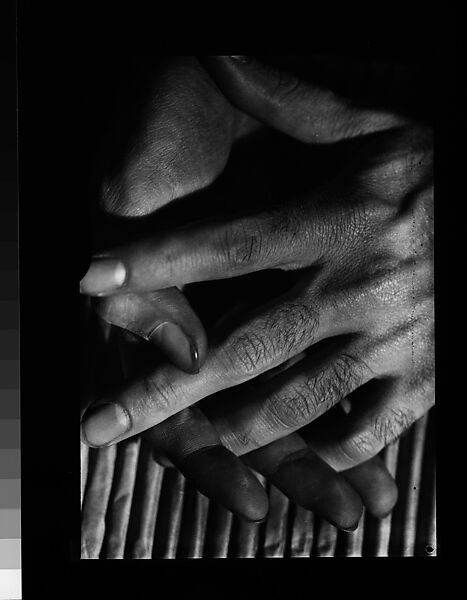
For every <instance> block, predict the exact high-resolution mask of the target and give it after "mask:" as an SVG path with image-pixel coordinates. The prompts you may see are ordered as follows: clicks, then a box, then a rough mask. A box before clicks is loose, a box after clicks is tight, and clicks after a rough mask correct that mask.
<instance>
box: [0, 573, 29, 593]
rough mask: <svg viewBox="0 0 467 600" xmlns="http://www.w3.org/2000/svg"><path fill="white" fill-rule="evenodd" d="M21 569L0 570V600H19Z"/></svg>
mask: <svg viewBox="0 0 467 600" xmlns="http://www.w3.org/2000/svg"><path fill="white" fill-rule="evenodd" d="M22 597H23V596H22V595H21V569H0V600H21V598H22Z"/></svg>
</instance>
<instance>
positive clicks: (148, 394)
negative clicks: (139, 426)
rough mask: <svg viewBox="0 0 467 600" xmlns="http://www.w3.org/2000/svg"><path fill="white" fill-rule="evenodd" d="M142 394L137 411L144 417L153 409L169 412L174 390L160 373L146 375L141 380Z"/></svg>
mask: <svg viewBox="0 0 467 600" xmlns="http://www.w3.org/2000/svg"><path fill="white" fill-rule="evenodd" d="M142 387H143V394H142V396H141V397H140V398H139V400H138V404H137V411H138V413H139V414H140V415H141V416H142V417H144V416H147V415H149V414H151V413H152V412H154V410H155V409H157V410H158V411H159V410H160V411H162V412H164V413H165V412H170V410H171V407H172V406H173V402H174V398H175V394H176V392H175V389H174V386H173V384H172V383H171V382H170V380H169V379H168V378H167V377H164V376H163V375H162V374H161V373H157V374H152V375H146V376H145V377H143V379H142Z"/></svg>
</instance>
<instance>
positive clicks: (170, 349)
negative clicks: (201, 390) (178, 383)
mask: <svg viewBox="0 0 467 600" xmlns="http://www.w3.org/2000/svg"><path fill="white" fill-rule="evenodd" d="M148 339H149V340H150V341H151V342H152V343H153V344H155V345H156V346H157V347H158V348H159V350H160V351H161V352H163V354H165V356H166V357H167V358H168V359H169V360H170V362H172V363H173V364H174V365H175V366H176V367H178V368H179V369H181V370H182V371H186V372H187V373H199V353H198V349H197V347H196V345H195V343H194V342H193V340H192V339H191V338H190V337H189V336H188V335H186V333H185V332H184V331H183V330H182V329H181V328H180V327H179V326H178V325H176V324H175V323H170V322H166V323H161V324H160V325H158V326H157V327H156V328H155V329H154V331H153V332H152V333H150V334H149V336H148Z"/></svg>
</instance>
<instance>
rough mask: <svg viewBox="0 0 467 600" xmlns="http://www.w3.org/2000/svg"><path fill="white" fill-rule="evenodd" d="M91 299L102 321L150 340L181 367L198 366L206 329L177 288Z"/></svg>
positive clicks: (192, 370)
mask: <svg viewBox="0 0 467 600" xmlns="http://www.w3.org/2000/svg"><path fill="white" fill-rule="evenodd" d="M93 302H94V308H95V309H96V311H97V313H98V314H99V316H100V317H101V318H102V319H103V320H104V321H106V322H108V323H111V324H112V325H116V326H117V327H120V328H121V329H124V330H126V331H127V332H130V334H133V335H136V336H138V337H140V338H142V339H144V340H146V341H147V342H149V343H151V344H153V345H154V346H155V347H156V348H157V350H159V351H160V352H161V353H162V354H163V355H164V356H165V358H167V359H168V360H169V361H170V362H171V363H172V364H174V365H175V366H176V367H178V368H179V369H181V370H182V371H185V372H187V373H197V372H198V371H199V370H200V367H201V365H202V363H203V362H204V360H205V358H206V353H207V337H206V333H205V330H204V327H203V325H202V323H201V321H200V320H199V318H198V317H197V315H196V314H195V312H194V311H193V309H192V308H191V306H190V304H189V303H188V300H187V299H186V298H185V296H184V295H183V294H182V293H181V292H180V290H178V289H177V288H175V287H174V288H169V289H165V290H159V291H157V292H149V293H144V294H118V295H115V296H108V297H106V298H95V299H93ZM130 337H131V336H130Z"/></svg>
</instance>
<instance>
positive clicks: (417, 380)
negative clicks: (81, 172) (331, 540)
mask: <svg viewBox="0 0 467 600" xmlns="http://www.w3.org/2000/svg"><path fill="white" fill-rule="evenodd" d="M264 126H267V127H270V128H274V129H275V130H278V131H280V132H282V133H284V134H286V135H287V136H290V137H291V138H293V139H295V140H297V141H298V142H300V143H301V144H300V146H301V147H300V152H301V153H302V154H303V156H304V157H305V159H304V164H307V163H306V156H307V153H308V152H309V151H310V149H313V150H314V149H316V148H322V149H326V148H329V147H337V146H343V157H344V161H343V168H342V169H339V170H338V174H337V175H336V176H335V177H333V178H332V179H330V180H328V181H325V182H324V183H322V184H321V185H319V186H316V185H310V184H309V183H307V177H308V173H307V172H306V171H305V172H304V174H303V175H304V177H303V179H301V184H300V186H296V185H294V182H292V181H291V182H290V186H289V187H288V188H287V187H285V188H282V193H283V194H284V196H283V197H280V198H277V199H276V202H275V204H274V206H273V207H270V206H268V207H267V208H264V207H263V208H258V209H253V210H251V209H250V210H248V211H247V210H243V211H237V213H236V214H233V215H231V216H227V217H226V216H225V215H223V216H221V217H219V218H216V219H212V218H209V219H204V220H202V221H199V222H195V223H193V222H192V223H189V224H188V225H184V226H183V227H179V228H175V229H173V230H170V231H167V230H166V231H164V232H162V233H159V234H157V235H156V234H152V235H148V236H147V237H145V238H143V239H138V240H137V241H135V242H132V243H127V244H124V245H121V246H118V247H114V248H111V249H110V250H106V251H104V252H102V253H99V255H98V257H96V258H95V259H94V261H93V263H92V264H91V267H90V270H89V271H88V273H87V275H86V276H85V278H84V279H83V280H82V282H81V291H82V292H83V293H85V294H88V295H91V296H95V297H96V299H95V302H94V303H95V307H96V309H97V311H98V313H99V314H100V315H101V317H102V318H103V319H105V320H106V321H108V322H110V323H112V324H113V325H116V326H118V327H119V328H121V329H123V330H126V331H127V332H130V334H129V335H128V336H127V341H126V343H125V346H124V347H125V353H126V357H127V362H128V364H129V365H130V371H131V372H133V373H134V377H133V381H131V382H130V383H129V384H128V385H127V386H126V387H125V388H124V389H121V390H119V391H118V392H117V393H116V394H114V395H112V397H109V398H107V399H101V400H99V401H98V402H95V403H94V404H93V405H92V406H91V407H89V408H88V410H87V411H86V413H85V414H84V417H83V422H82V435H83V439H84V441H86V442H87V443H88V444H89V445H93V446H103V445H107V444H112V443H116V442H119V441H121V440H123V439H126V438H127V437H130V436H132V435H136V434H138V433H142V432H145V437H146V438H147V439H148V440H149V442H150V443H151V444H152V445H153V447H154V449H155V453H156V454H157V455H158V456H159V458H160V459H161V460H165V461H167V460H168V461H169V462H171V463H172V464H174V465H176V466H177V467H178V468H179V469H180V470H181V471H182V472H183V473H184V474H185V475H186V476H187V477H190V478H192V479H193V480H194V482H195V484H196V485H197V487H198V488H199V489H200V491H202V492H203V493H205V494H206V495H208V496H210V497H212V498H214V499H216V500H218V501H220V502H222V503H223V504H225V505H226V506H227V507H228V508H229V509H231V510H232V511H234V512H236V513H237V514H239V515H241V516H243V517H245V518H247V519H250V520H261V519H263V518H264V517H265V515H266V512H267V497H266V494H265V492H264V490H263V488H262V486H261V485H260V484H259V482H258V481H257V479H256V477H255V476H254V475H253V474H252V473H251V471H250V470H249V468H248V467H251V468H253V469H255V470H257V471H259V472H261V473H262V474H264V475H265V476H266V477H267V478H268V479H269V480H270V481H271V482H272V483H273V484H274V485H276V486H277V487H278V488H279V489H281V490H282V491H283V492H284V493H285V494H286V495H288V496H289V497H290V498H291V499H292V500H293V501H295V502H297V503H298V504H300V505H302V506H304V507H306V508H309V509H311V510H313V511H315V512H316V513H318V514H320V515H322V516H324V517H325V518H327V519H328V520H330V521H331V522H333V523H334V524H335V525H336V526H338V527H340V528H343V529H352V528H354V527H356V525H357V523H358V520H359V518H360V515H361V512H362V507H363V505H365V506H366V507H367V509H368V510H369V511H370V512H371V513H372V514H374V515H375V516H384V515H385V514H387V512H389V511H390V510H391V508H392V506H393V504H394V502H395V500H396V497H397V490H396V488H395V484H394V482H393V480H392V479H391V477H390V475H389V473H388V472H387V471H386V469H385V467H384V465H383V463H382V461H381V460H380V459H379V457H378V456H377V454H378V452H379V451H380V450H381V449H382V448H383V447H384V446H386V445H387V444H388V443H390V442H391V441H393V440H395V439H396V438H397V437H399V435H400V434H401V433H403V432H404V431H405V430H406V429H407V428H408V427H409V426H410V425H411V424H412V423H413V422H414V421H415V420H416V419H418V418H419V417H421V416H422V415H423V414H424V413H425V412H426V411H427V410H428V408H429V407H430V406H431V405H432V404H433V402H434V383H433V378H434V364H433V363H434V356H433V355H434V350H433V272H432V270H433V256H432V251H433V223H432V221H433V200H432V139H431V132H430V130H429V128H427V127H426V126H422V125H420V124H417V123H415V122H413V121H412V120H410V119H409V118H407V117H404V116H403V115H401V114H396V113H392V112H390V111H388V110H383V109H380V110H375V109H370V108H362V107H358V106H355V105H352V104H351V103H350V102H349V101H348V100H346V99H345V98H344V97H340V96H336V95H335V94H334V93H332V92H331V91H330V90H328V89H326V88H324V87H319V86H317V85H311V84H309V83H307V82H306V81H304V80H301V79H299V78H297V77H294V76H291V75H289V74H288V73H285V72H283V71H277V70H274V69H271V68H265V67H264V66H263V65H261V64H260V63H258V62H257V61H255V60H248V61H245V60H243V58H242V57H240V60H238V58H237V59H232V58H229V57H211V58H208V59H203V64H201V63H200V62H199V61H198V60H195V59H192V58H186V59H185V58H178V59H176V60H174V61H173V62H171V63H169V64H167V65H166V68H162V69H160V70H159V71H158V73H157V77H156V81H155V82H154V85H153V87H152V88H151V91H150V93H149V95H148V103H147V105H146V106H145V107H144V109H143V110H142V112H141V114H140V120H139V126H138V127H137V128H136V129H135V130H134V132H133V138H132V139H131V142H130V144H129V146H128V147H129V149H128V150H127V151H126V152H125V153H124V155H123V157H122V160H120V162H119V166H118V168H117V169H115V170H113V171H112V172H111V171H109V172H108V175H107V177H106V178H105V179H104V183H103V186H102V194H101V200H102V204H103V208H104V209H105V211H106V212H107V213H108V214H111V215H117V216H119V217H124V218H125V219H128V220H129V221H134V220H135V219H136V220H141V219H142V218H143V217H148V216H152V215H154V216H155V217H157V215H158V214H159V213H160V211H161V210H162V209H163V208H164V207H166V206H168V205H170V204H174V203H175V202H176V201H177V200H178V199H180V198H185V197H187V196H188V195H189V194H192V193H193V192H197V191H201V190H204V189H205V188H207V187H208V186H210V184H212V183H213V182H214V181H215V180H216V179H217V178H218V177H219V175H220V174H221V173H222V171H223V170H224V168H225V166H226V164H227V162H228V159H229V154H230V151H231V148H232V145H234V144H235V142H237V141H239V140H241V139H242V138H244V137H245V136H247V135H248V134H249V133H251V132H252V131H255V130H257V129H258V128H261V127H264ZM297 145H298V144H297ZM310 156H311V155H310ZM309 170H310V172H312V170H313V164H312V162H311V161H310V164H309ZM285 175H286V176H287V172H286V173H285ZM303 182H304V183H303ZM297 188H298V189H297ZM197 198H199V196H196V195H194V196H193V197H192V199H191V201H192V202H196V199H197ZM271 269H273V270H279V271H281V272H284V271H285V272H287V273H289V274H290V275H291V279H292V280H293V285H291V286H290V287H289V289H287V290H286V291H285V292H284V290H283V289H281V290H278V294H277V297H275V298H273V299H271V300H270V301H269V302H267V303H266V304H263V305H262V306H260V307H255V308H253V309H251V308H250V309H249V310H246V311H242V310H237V311H235V312H234V314H233V315H231V318H230V319H226V320H225V321H224V323H223V324H222V325H221V326H219V327H217V328H215V329H214V330H213V331H211V332H210V335H209V337H210V339H209V345H208V341H207V335H206V332H205V331H204V328H203V325H202V324H201V321H200V320H199V318H198V317H197V316H196V315H195V313H194V311H193V310H192V308H191V307H190V305H189V303H188V301H187V300H186V298H185V296H184V295H183V294H182V292H181V290H180V288H182V287H183V286H184V285H186V284H190V283H196V282H203V281H213V280H220V279H223V280H224V279H227V278H235V277H239V276H243V275H248V274H252V273H256V274H257V275H256V276H258V275H259V272H260V271H269V270H271ZM134 335H136V336H137V338H139V339H140V340H141V339H143V340H145V341H143V342H140V343H137V344H135V343H132V342H134V338H133V337H132V336H134ZM148 342H149V343H148ZM151 344H153V345H155V346H156V347H157V348H158V349H159V350H160V351H162V353H164V354H165V356H166V357H167V358H168V359H169V361H170V362H165V363H161V364H157V365H154V355H153V354H151V349H152V346H151ZM143 364H144V365H145V368H146V370H145V372H144V373H143V374H139V371H140V369H139V367H141V365H143ZM318 417H319V418H318ZM239 456H242V460H240V459H239V458H238V457H239Z"/></svg>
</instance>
